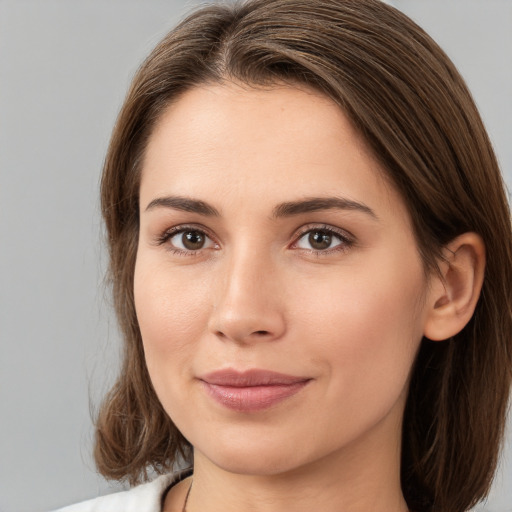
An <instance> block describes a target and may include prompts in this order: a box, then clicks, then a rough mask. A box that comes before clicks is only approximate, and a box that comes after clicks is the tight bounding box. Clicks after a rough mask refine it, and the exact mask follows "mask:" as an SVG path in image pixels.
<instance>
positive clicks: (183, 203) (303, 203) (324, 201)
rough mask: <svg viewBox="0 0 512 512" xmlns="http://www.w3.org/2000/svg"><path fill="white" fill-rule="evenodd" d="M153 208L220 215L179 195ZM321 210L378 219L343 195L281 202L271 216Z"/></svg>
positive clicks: (152, 204) (157, 202) (160, 200)
mask: <svg viewBox="0 0 512 512" xmlns="http://www.w3.org/2000/svg"><path fill="white" fill-rule="evenodd" d="M155 208H171V209H173V210H181V211H185V212H193V213H198V214H200V215H204V216H207V217H220V213H219V211H218V210H217V209H216V208H215V207H213V206H211V205H210V204H208V203H206V202H204V201H200V200H198V199H190V198H188V197H181V196H167V197H158V198H156V199H153V200H152V201H151V202H150V203H149V204H148V206H147V207H146V211H149V210H153V209H155ZM322 210H352V211H359V212H362V213H365V214H367V215H370V216H371V217H373V218H374V219H378V217H377V215H376V214H375V212H374V211H373V210H372V209H371V208H370V207H369V206H367V205H365V204H364V203H360V202H357V201H353V200H351V199H347V198H344V197H309V198H306V199H301V200H299V201H289V202H285V203H281V204H278V205H277V206H275V207H274V208H273V210H272V217H273V218H280V217H292V216H294V215H300V214H302V213H310V212H317V211H322Z"/></svg>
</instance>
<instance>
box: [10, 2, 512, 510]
mask: <svg viewBox="0 0 512 512" xmlns="http://www.w3.org/2000/svg"><path fill="white" fill-rule="evenodd" d="M391 3H394V5H396V6H397V7H399V8H400V9H402V10H403V11H404V12H406V13H408V14H409V15H410V16H411V17H412V18H413V19H415V20H416V21H417V22H418V23H419V24H420V25H422V26H423V27H424V28H425V29H426V30H427V31H428V32H429V33H430V34H431V35H432V36H433V37H434V38H435V39H436V40H437V41H438V42H439V43H440V44H441V46H442V47H443V48H444V49H445V50H446V51H447V53H448V54H449V55H450V56H451V57H452V59H453V60H454V62H455V64H456V65H457V66H458V67H459V69H460V70H461V72H462V74H463V75H464V77H465V78H466V80H467V82H468V83H469V86H470V88H471V90H472V92H473V94H474V97H475V99H476V102H477V104H478V105H479V107H480V109H481V112H482V115H483V118H484V121H485V122H486V125H487V127H488V130H489V133H490V136H491V139H492V140H493V142H494V145H495V148H496V151H497V154H498V157H499V160H500V162H501V165H502V169H503V172H504V175H505V177H506V180H507V181H508V183H509V184H512V149H511V142H512V141H511V137H510V120H511V119H512V100H511V98H512V58H511V55H512V1H511V0H394V1H393V2H391ZM193 4H194V2H190V1H189V2H185V1H179V0H175V1H171V0H167V1H163V0H145V1H144V0H138V1H135V0H88V1H87V2H83V1H80V0H0V279H1V280H0V315H1V317H0V336H1V343H0V415H1V416H0V512H27V511H32V512H42V511H44V510H49V509H52V508H54V507H57V506H61V505H64V504H69V503H72V502H76V501H79V500H82V499H85V498H89V497H94V496H96V495H98V494H100V493H107V492H111V491H112V490H114V489H115V488H116V487H115V486H114V487H112V486H110V485H108V484H107V483H106V482H105V481H104V480H103V479H102V478H100V477H99V476H98V475H97V474H96V473H95V470H94V465H93V463H92V460H91V455H90V452H91V446H92V445H91V440H92V424H91V419H90V418H91V416H90V409H91V407H92V408H94V406H95V405H97V404H98V401H99V399H100V398H101V396H102V394H103V393H104V392H105V390H106V389H108V385H109V383H111V382H112V380H113V378H114V376H115V374H116V370H117V364H118V363H117V361H118V351H119V340H118V334H117V331H116V323H115V319H114V318H113V315H112V312H111V307H110V303H109V298H108V293H107V291H106V290H105V287H104V284H103V272H104V266H105V260H106V258H105V254H104V249H103V248H102V243H101V240H102V231H101V223H100V219H99V215H98V181H99V174H100V170H101V165H102V160H103V157H104V154H105V150H106V147H107V143H108V138H109V133H110V130H111V127H112V125H113V122H114V119H115V117H116V114H117V111H118V109H119V107H120V104H121V102H122V99H123V96H124V93H125V91H126V88H127V86H128V84H129V81H130V78H131V76H132V75H133V73H134V71H135V69H136V68H137V66H138V65H139V63H140V62H141V60H142V58H143V57H144V56H145V55H146V54H147V53H148V52H149V51H150V49H151V48H152V47H153V46H154V44H155V43H156V42H157V41H158V40H159V39H160V38H161V37H162V36H163V35H164V33H165V32H166V31H167V30H168V29H169V28H170V27H172V26H173V25H174V23H175V22H176V21H177V20H178V19H179V18H180V17H181V16H182V15H183V14H185V13H186V12H187V11H188V10H189V9H190V8H191V6H192V5H193ZM511 445H512V432H510V429H509V433H508V442H507V449H506V451H505V454H504V460H503V464H502V468H501V470H500V472H499V474H498V477H497V479H496V482H495V484H494V487H493V491H492V493H491V497H490V499H489V501H488V502H487V504H484V505H485V510H487V511H488V512H506V511H512V446H511ZM478 510H484V506H482V508H478Z"/></svg>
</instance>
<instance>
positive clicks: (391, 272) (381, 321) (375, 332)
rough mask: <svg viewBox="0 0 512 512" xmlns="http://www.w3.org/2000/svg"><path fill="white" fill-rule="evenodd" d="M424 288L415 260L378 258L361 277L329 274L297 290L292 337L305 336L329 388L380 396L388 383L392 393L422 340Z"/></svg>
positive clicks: (354, 272) (349, 272)
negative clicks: (322, 367)
mask: <svg viewBox="0 0 512 512" xmlns="http://www.w3.org/2000/svg"><path fill="white" fill-rule="evenodd" d="M424 288H425V283H424V279H423V271H422V267H421V263H420V262H419V261H415V260H412V261H411V262H410V264H409V266H407V264H406V265H403V264H402V265H396V264H393V261H392V260H391V261H389V262H388V261H386V259H385V258H384V257H381V258H379V260H378V263H377V264H376V265H374V266H372V265H367V266H365V267H364V271H363V272H358V271H357V269H356V268H349V269H346V271H340V272H338V273H333V274H332V275H331V276H330V279H328V280H327V279H326V280H325V281H324V282H320V283H318V282H317V283H316V284H315V286H313V285H311V286H305V287H302V288H301V289H302V290H303V291H302V292H301V291H300V290H299V289H297V290H296V292H295V296H296V297H297V298H298V300H297V308H298V314H297V317H296V318H297V319H300V324H299V325H297V332H302V333H308V335H307V336H304V335H303V336H302V337H303V338H305V340H306V343H308V346H309V349H310V351H311V353H312V354H316V357H317V359H318V360H319V361H322V362H323V364H324V365H325V367H326V370H327V371H328V372H330V373H331V378H332V382H333V385H336V386H338V387H340V386H341V387H343V389H352V390H354V392H356V391H357V390H360V391H361V392H362V393H364V390H365V389H364V388H366V391H367V392H368V391H369V390H370V389H371V390H372V392H374V393H376V394H379V393H380V390H382V391H383V388H385V387H386V383H387V384H389V387H388V389H391V388H392V389H393V390H394V391H393V392H395V393H396V392H397V391H399V390H401V388H402V387H403V386H404V385H405V384H406V382H407V379H408V376H409V372H410V369H411V366H412V363H413V360H414V357H415V354H416V351H417V348H418V346H419V342H420V340H421V337H422V332H423V314H422V308H421V299H422V293H423V290H424ZM306 290H307V293H305V291H306ZM356 383H357V386H355V384H356Z"/></svg>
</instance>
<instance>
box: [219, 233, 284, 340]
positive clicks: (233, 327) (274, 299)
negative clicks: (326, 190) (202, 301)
mask: <svg viewBox="0 0 512 512" xmlns="http://www.w3.org/2000/svg"><path fill="white" fill-rule="evenodd" d="M255 245H257V244H255V243H254V242H253V243H250V242H246V243H244V244H240V245H239V246H238V247H237V248H236V249H234V250H233V251H232V252H231V254H230V255H229V256H228V257H226V258H225V260H224V261H223V266H222V270H221V271H220V275H219V276H218V278H219V280H218V283H219V285H218V286H217V293H216V296H215V299H214V307H213V313H212V316H211V322H210V330H211V331H213V332H214V333H215V334H216V335H217V336H219V337H221V338H226V339H231V340H234V341H237V342H252V341H254V340H256V339H267V340H268V339H275V338H278V337H280V336H281V335H282V334H283V332H284V316H283V310H282V304H281V302H280V296H279V292H278V275H277V274H278V272H277V268H276V262H275V261H274V260H273V258H272V255H271V254H270V252H269V251H265V250H262V248H261V247H255Z"/></svg>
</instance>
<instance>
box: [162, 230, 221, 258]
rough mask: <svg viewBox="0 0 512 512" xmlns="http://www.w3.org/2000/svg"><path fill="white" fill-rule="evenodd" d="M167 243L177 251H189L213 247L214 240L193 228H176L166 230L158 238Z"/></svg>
mask: <svg viewBox="0 0 512 512" xmlns="http://www.w3.org/2000/svg"><path fill="white" fill-rule="evenodd" d="M159 241H160V243H161V244H169V245H170V246H171V250H173V251H176V252H177V253H190V252H192V253H193V252H196V251H200V250H201V249H209V248H212V247H215V243H214V241H213V240H212V239H211V238H210V237H209V236H208V235H207V234H206V233H205V232H204V231H201V230H199V229H195V228H178V229H174V230H171V231H168V232H166V233H165V234H164V235H163V236H162V237H161V239H160V240H159Z"/></svg>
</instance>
